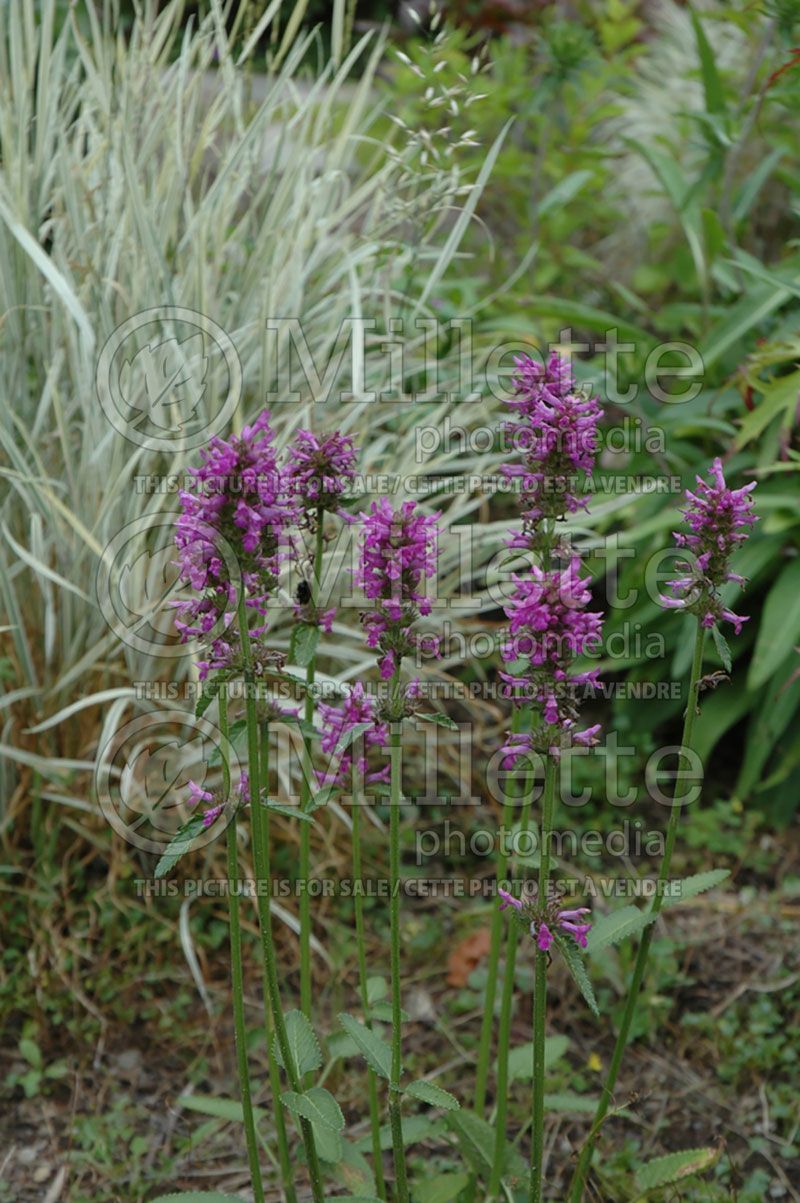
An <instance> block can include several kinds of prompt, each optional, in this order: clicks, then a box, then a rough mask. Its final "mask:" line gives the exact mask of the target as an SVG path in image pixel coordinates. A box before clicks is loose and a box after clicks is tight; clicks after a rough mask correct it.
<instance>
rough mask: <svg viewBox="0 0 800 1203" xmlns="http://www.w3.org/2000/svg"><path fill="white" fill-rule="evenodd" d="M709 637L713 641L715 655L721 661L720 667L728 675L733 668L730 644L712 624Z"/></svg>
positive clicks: (715, 625)
mask: <svg viewBox="0 0 800 1203" xmlns="http://www.w3.org/2000/svg"><path fill="white" fill-rule="evenodd" d="M711 635H712V637H713V640H714V646H715V647H716V649H717V655H718V656H719V658H720V660H721V661H722V667H723V668H724V669H725V672H726V673H729V672H730V671H731V669H732V668H733V661H732V660H731V649H730V644H729V643H728V640H727V639H726V638H725V636H724V635H723V634H722V631H721V630H720V629H719V627H718V626H717V624H716V623H714V625H713V627H712V628H711Z"/></svg>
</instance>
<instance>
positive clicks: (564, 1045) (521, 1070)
mask: <svg viewBox="0 0 800 1203" xmlns="http://www.w3.org/2000/svg"><path fill="white" fill-rule="evenodd" d="M568 1048H569V1037H568V1036H547V1037H546V1039H545V1042H544V1067H545V1069H551V1068H552V1066H553V1065H555V1063H556V1062H557V1061H559V1060H560V1059H561V1057H563V1056H564V1054H565V1053H566V1051H567V1049H568ZM532 1077H533V1041H531V1040H529V1041H528V1043H527V1044H518V1045H517V1047H516V1048H514V1049H512V1050H511V1052H510V1053H509V1055H508V1078H509V1081H510V1082H524V1081H527V1080H528V1079H529V1078H532Z"/></svg>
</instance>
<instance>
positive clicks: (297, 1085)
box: [176, 411, 324, 1203]
mask: <svg viewBox="0 0 800 1203" xmlns="http://www.w3.org/2000/svg"><path fill="white" fill-rule="evenodd" d="M201 458H202V461H203V462H202V464H201V466H200V467H199V468H194V469H191V470H190V476H191V477H192V478H193V488H192V489H191V490H185V491H183V492H182V493H181V495H180V499H181V509H182V512H181V514H180V516H179V518H178V523H177V531H176V544H177V547H178V555H179V559H178V564H179V568H180V573H181V577H182V579H183V580H184V582H185V583H186V584H187V585H189V586H190V588H191V589H192V590H193V596H191V597H190V598H189V599H188V600H181V601H180V602H178V603H177V610H178V615H177V619H176V626H177V627H178V629H179V631H181V633H182V635H183V636H184V637H185V638H189V637H200V638H203V637H205V638H206V639H207V640H208V644H209V646H208V651H207V653H206V658H205V659H203V660H201V661H200V662H199V665H198V667H199V672H200V676H201V679H205V678H207V677H209V676H211V680H212V682H213V683H214V689H213V692H215V693H219V691H220V687H224V686H226V685H227V681H228V680H229V679H230V678H231V677H232V676H235V675H238V674H241V675H242V676H243V678H244V684H245V690H244V693H245V715H246V726H247V756H248V770H249V771H248V781H249V790H250V811H251V820H252V841H253V858H254V862H255V873H256V886H257V890H256V893H257V898H258V916H259V926H260V930H261V946H262V955H263V967H264V996H265V1006H268V1009H269V1014H268V1016H267V1018H266V1023H265V1030H266V1034H267V1044H268V1049H269V1029H270V1023H269V1020H270V1018H271V1021H272V1028H273V1029H274V1032H275V1035H276V1039H277V1044H278V1048H279V1050H280V1056H281V1061H282V1063H283V1066H284V1070H285V1072H286V1074H287V1077H288V1079H289V1083H290V1085H291V1088H292V1090H293V1091H295V1092H297V1093H301V1092H302V1089H303V1086H302V1083H301V1082H300V1081H299V1075H298V1072H297V1068H296V1066H295V1063H294V1060H293V1057H292V1050H291V1049H290V1046H289V1042H288V1038H287V1032H286V1024H285V1020H284V1016H283V1010H282V1007H281V1000H280V990H279V986H278V974H277V961H276V955H275V945H274V938H273V933H272V919H271V910H270V901H269V891H270V886H271V869H270V849H269V829H268V811H267V808H266V797H262V794H263V792H264V790H263V788H262V787H264V786H265V785H266V783H267V781H268V759H267V742H266V738H265V740H264V743H263V746H262V747H261V748H260V747H259V731H258V711H257V690H258V688H259V686H258V683H257V678H256V669H258V670H259V672H260V671H261V670H262V669H263V668H264V667H265V665H266V664H267V662H268V661H269V659H270V653H269V652H268V651H266V650H265V649H264V648H263V647H262V645H261V644H260V643H259V642H258V641H259V639H260V636H261V635H262V634H263V631H264V627H265V624H264V622H261V625H257V626H255V627H253V628H251V625H250V614H251V613H253V612H254V613H255V614H256V615H257V616H259V621H260V620H261V619H264V618H265V616H266V613H267V605H268V601H269V598H270V595H271V593H272V591H273V590H274V588H275V585H276V578H277V572H278V569H279V565H280V559H281V555H282V550H281V549H282V545H283V543H284V542H285V530H286V526H287V524H288V522H289V520H290V519H291V517H292V511H291V509H290V507H289V505H288V504H287V502H286V499H285V496H284V490H283V484H282V479H281V475H280V473H279V471H278V468H277V463H276V458H275V451H274V446H273V434H272V430H271V428H270V426H269V415H268V414H267V413H266V411H265V412H264V413H262V414H261V415H260V416H259V418H258V419H257V420H256V421H255V422H254V423H253V425H252V426H246V427H244V429H243V430H242V433H241V434H240V435H239V436H238V437H235V438H233V439H231V441H230V442H226V441H225V440H223V439H220V438H214V439H212V440H211V442H210V444H209V446H208V448H206V449H205V450H204V451H203V452H202V453H201ZM234 624H235V625H234ZM212 674H213V675H212ZM223 707H224V703H223ZM224 714H225V718H224V721H225V722H227V712H226V711H224ZM203 793H204V791H202V790H199V791H198V797H200V796H202V795H203ZM215 811H218V808H216V807H212V808H211V810H210V811H207V812H206V819H208V818H209V817H210V815H212V814H214V812H215ZM232 865H233V861H232V859H231V851H230V845H229V867H232ZM237 918H238V914H237ZM234 924H236V919H234ZM234 972H236V970H234ZM269 1055H270V1058H271V1060H272V1053H271V1051H270V1054H269ZM270 1083H271V1087H272V1090H273V1104H274V1110H275V1128H276V1132H277V1136H278V1145H279V1164H280V1166H281V1172H282V1176H283V1180H284V1186H285V1189H286V1194H287V1197H288V1198H289V1199H290V1200H292V1199H294V1198H296V1195H295V1192H294V1186H293V1181H292V1160H291V1156H290V1152H289V1148H288V1142H287V1134H286V1128H285V1124H284V1120H283V1113H282V1110H281V1105H280V1102H279V1100H278V1097H277V1095H278V1091H279V1089H280V1084H279V1078H278V1074H277V1066H276V1065H274V1064H272V1063H271V1065H270ZM246 1090H247V1087H246V1086H245V1085H243V1086H242V1093H243V1108H246V1103H245V1101H244V1099H245V1094H246ZM300 1130H301V1135H302V1139H303V1143H304V1146H305V1151H306V1160H307V1164H308V1169H309V1175H310V1178H311V1188H312V1194H313V1197H314V1200H315V1203H323V1200H324V1190H323V1184H322V1178H321V1173H320V1167H319V1161H318V1158H317V1153H316V1147H315V1142H314V1134H313V1130H312V1128H311V1125H310V1123H309V1122H308V1120H306V1119H304V1118H301V1119H300ZM258 1189H259V1187H258V1186H257V1185H256V1184H255V1181H254V1190H256V1191H257V1190H258Z"/></svg>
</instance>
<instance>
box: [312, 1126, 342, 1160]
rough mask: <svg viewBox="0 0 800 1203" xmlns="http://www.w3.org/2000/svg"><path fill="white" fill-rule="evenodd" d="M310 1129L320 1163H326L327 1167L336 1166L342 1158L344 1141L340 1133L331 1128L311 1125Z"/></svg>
mask: <svg viewBox="0 0 800 1203" xmlns="http://www.w3.org/2000/svg"><path fill="white" fill-rule="evenodd" d="M312 1128H313V1130H314V1144H315V1145H316V1148H317V1156H318V1157H319V1158H320V1160H321V1161H327V1163H328V1164H329V1165H338V1164H339V1162H340V1161H341V1160H342V1158H343V1157H344V1141H343V1140H342V1134H341V1132H335V1131H334V1130H333V1128H326V1127H324V1126H322V1125H318V1124H312Z"/></svg>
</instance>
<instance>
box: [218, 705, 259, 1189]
mask: <svg viewBox="0 0 800 1203" xmlns="http://www.w3.org/2000/svg"><path fill="white" fill-rule="evenodd" d="M219 730H220V734H221V735H222V740H223V744H222V792H223V795H224V797H225V798H226V799H228V798H230V792H231V770H230V765H229V763H228V751H227V741H228V699H227V696H226V694H225V690H224V689H223V690H222V691H221V692H220V695H219ZM236 814H237V812H236V810H234V813H233V816H232V818H231V821H230V823H229V824H228V828H227V831H226V833H225V834H226V838H227V842H228V916H229V925H230V943H231V984H232V989H233V1031H234V1042H235V1046H236V1067H237V1069H238V1072H239V1093H240V1095H241V1099H242V1114H243V1115H244V1135H245V1141H246V1144H247V1162H248V1165H249V1166H250V1181H251V1183H252V1186H253V1197H254V1199H255V1203H264V1186H263V1183H262V1181H261V1164H260V1162H259V1157H258V1137H257V1136H256V1123H255V1118H254V1116H253V1099H252V1094H251V1091H250V1070H249V1067H248V1064H247V1027H246V1025H245V1018H244V970H243V968H242V927H241V917H240V909H241V903H240V897H239V855H238V849H237V846H236V825H237V821H236Z"/></svg>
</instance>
